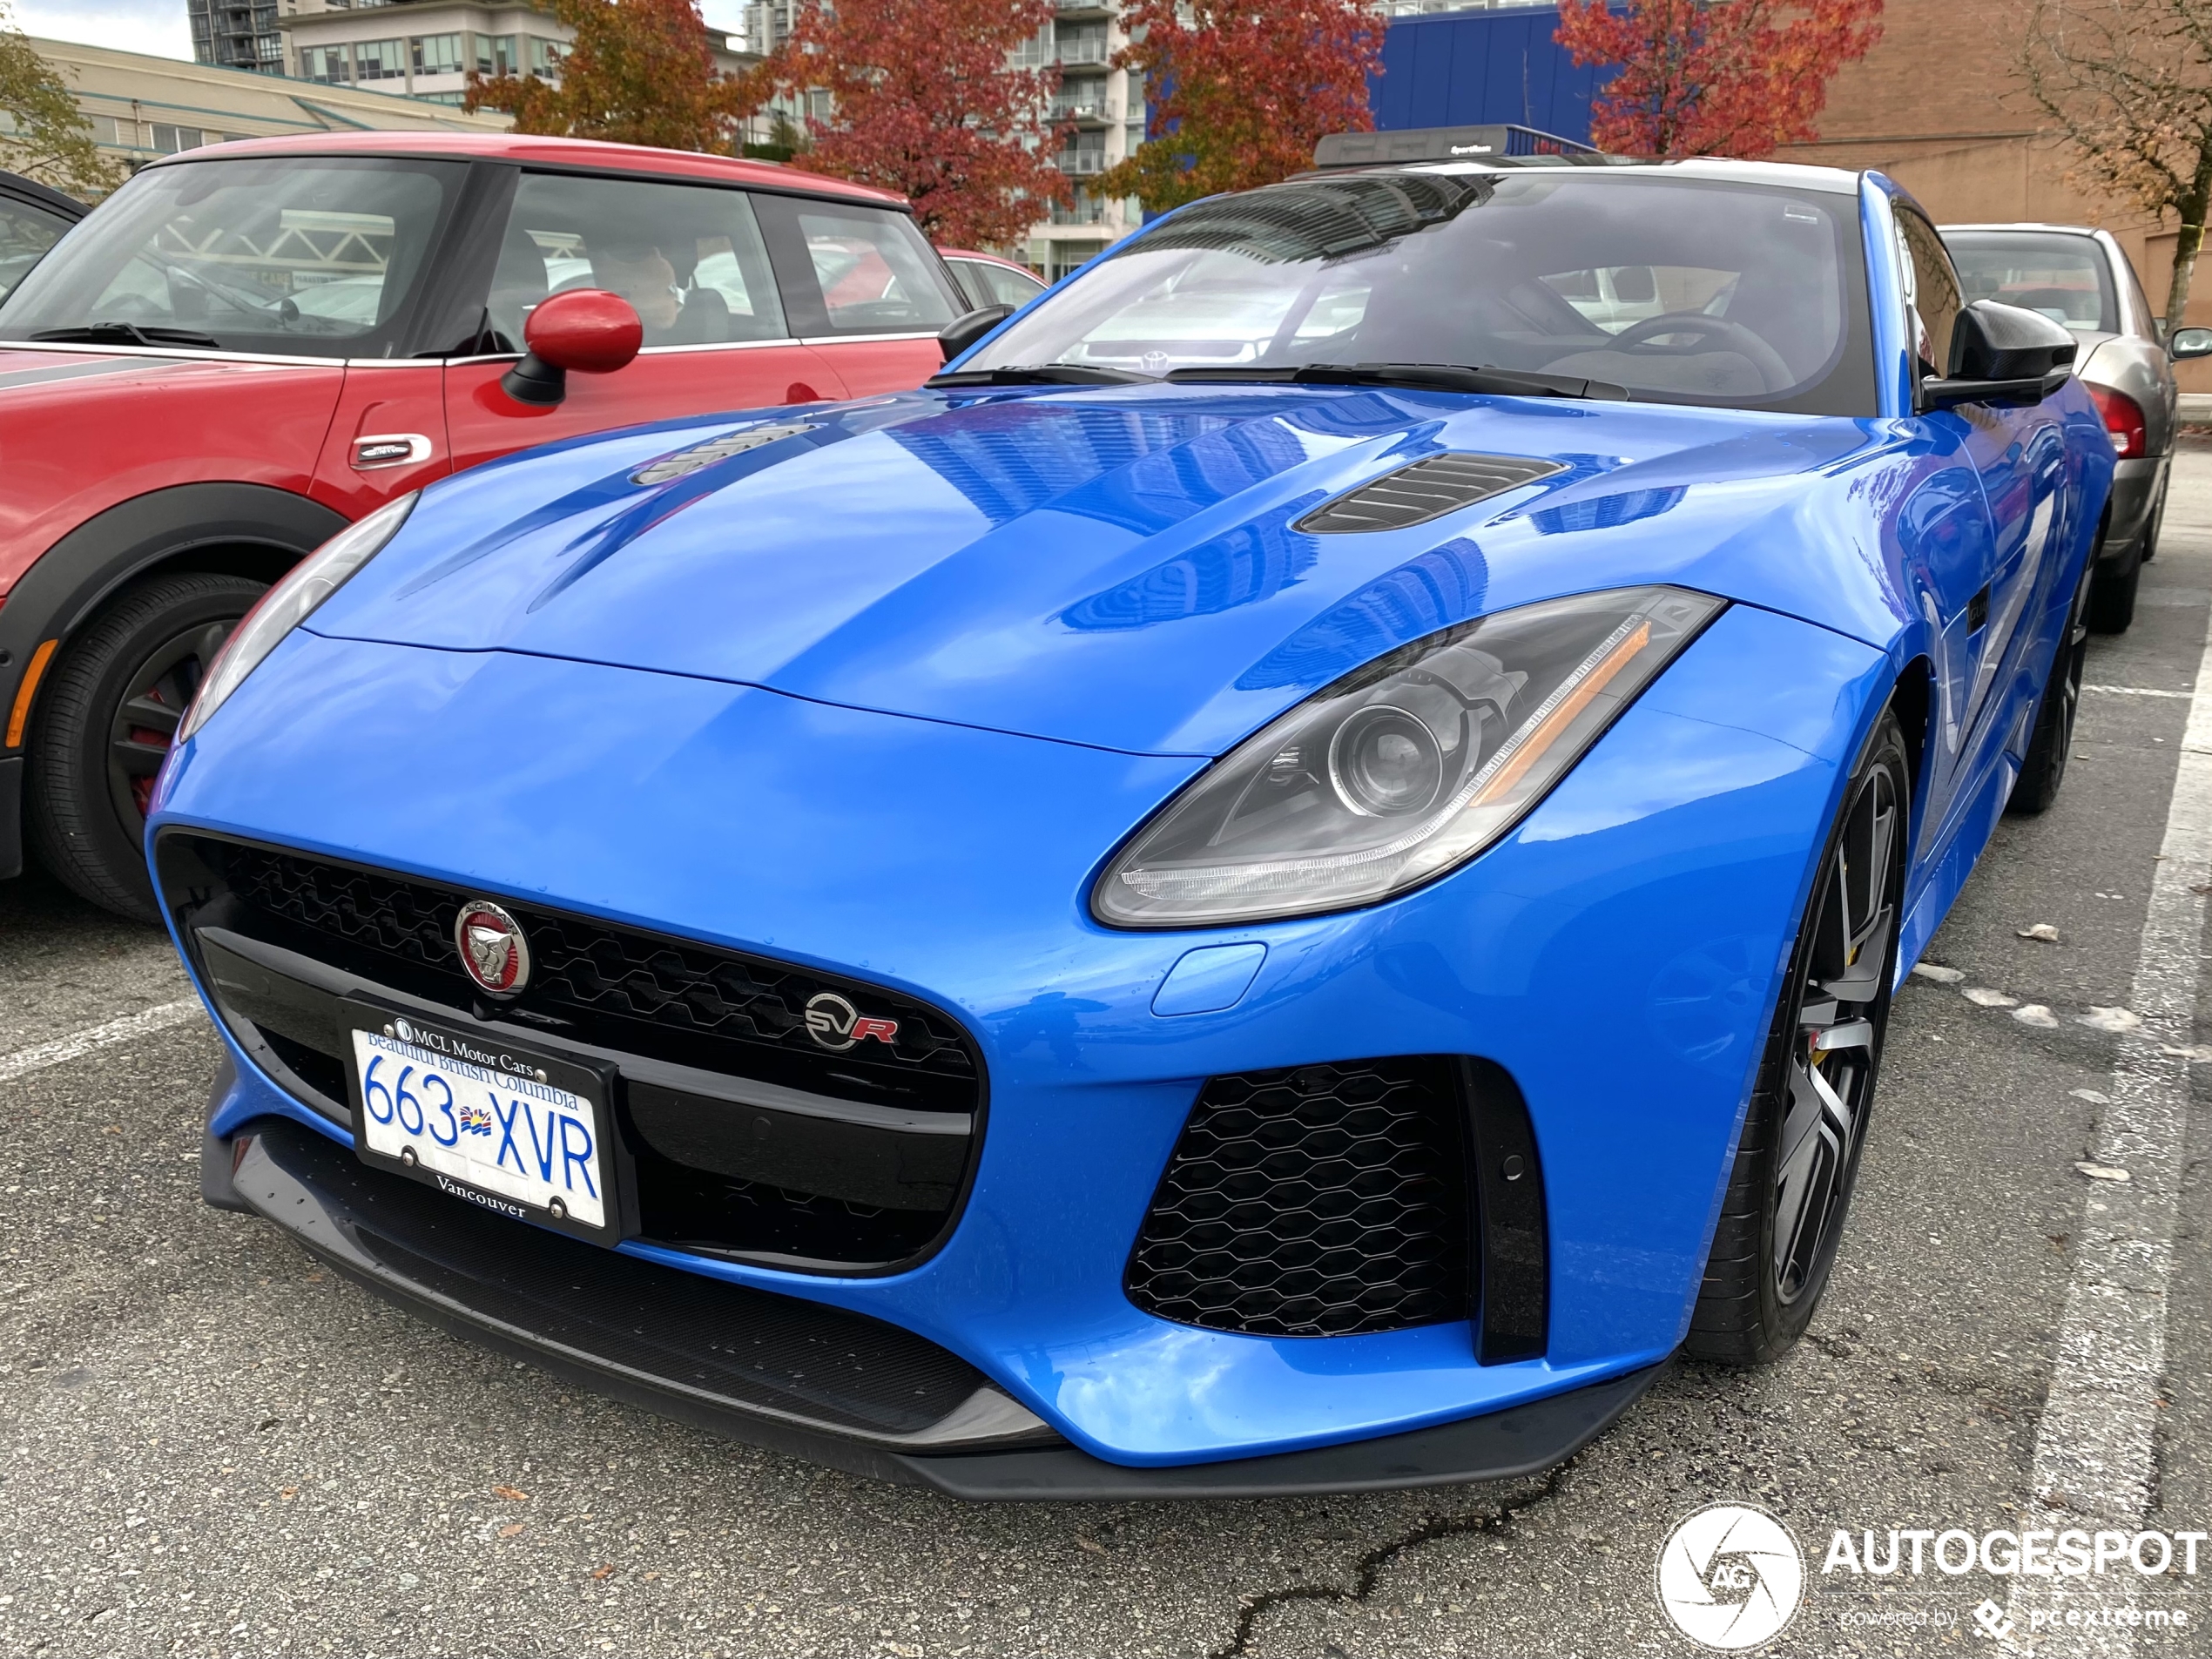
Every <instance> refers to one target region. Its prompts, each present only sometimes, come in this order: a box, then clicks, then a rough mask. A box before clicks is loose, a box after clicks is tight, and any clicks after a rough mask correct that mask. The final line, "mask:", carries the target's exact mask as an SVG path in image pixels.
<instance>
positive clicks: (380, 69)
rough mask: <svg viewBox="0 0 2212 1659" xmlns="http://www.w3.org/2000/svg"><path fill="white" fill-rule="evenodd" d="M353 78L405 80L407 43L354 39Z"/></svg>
mask: <svg viewBox="0 0 2212 1659" xmlns="http://www.w3.org/2000/svg"><path fill="white" fill-rule="evenodd" d="M406 78H407V43H406V42H405V41H403V40H357V41H355V42H354V79H355V80H357V81H403V80H405V79H406Z"/></svg>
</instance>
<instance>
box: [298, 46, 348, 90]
mask: <svg viewBox="0 0 2212 1659" xmlns="http://www.w3.org/2000/svg"><path fill="white" fill-rule="evenodd" d="M351 62H352V58H351V56H350V54H349V53H348V51H347V48H345V47H344V46H302V47H301V48H300V78H301V79H302V80H309V81H321V82H323V83H325V84H328V85H332V86H342V85H344V84H346V83H347V81H349V80H351V79H352V78H353V74H352V71H351V69H350V67H349V65H350V64H351Z"/></svg>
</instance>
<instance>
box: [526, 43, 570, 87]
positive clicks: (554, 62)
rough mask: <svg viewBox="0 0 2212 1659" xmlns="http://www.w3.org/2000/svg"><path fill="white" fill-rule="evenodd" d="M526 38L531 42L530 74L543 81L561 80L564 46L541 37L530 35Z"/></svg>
mask: <svg viewBox="0 0 2212 1659" xmlns="http://www.w3.org/2000/svg"><path fill="white" fill-rule="evenodd" d="M526 38H527V39H528V40H529V52H530V57H529V64H530V73H531V74H533V75H536V76H537V77H539V78H541V79H543V80H549V81H552V80H558V79H560V78H561V58H562V55H563V51H564V50H565V49H564V48H563V45H562V44H561V43H560V42H559V41H557V40H547V39H545V38H544V37H543V36H539V35H530V36H528V37H526Z"/></svg>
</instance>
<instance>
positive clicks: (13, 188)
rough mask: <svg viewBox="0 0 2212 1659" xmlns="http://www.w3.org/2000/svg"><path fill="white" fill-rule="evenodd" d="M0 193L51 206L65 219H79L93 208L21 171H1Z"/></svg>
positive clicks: (38, 204) (45, 206)
mask: <svg viewBox="0 0 2212 1659" xmlns="http://www.w3.org/2000/svg"><path fill="white" fill-rule="evenodd" d="M0 195H7V196H14V197H17V198H19V199H22V200H24V201H27V202H30V203H32V204H34V205H35V206H39V207H44V208H49V209H51V211H53V212H57V213H59V214H60V215H61V216H62V217H63V218H64V219H82V218H84V215H85V214H87V213H89V212H91V211H92V210H91V208H89V207H87V206H85V205H84V203H83V202H81V201H79V200H78V199H77V198H76V197H74V196H65V195H64V194H63V193H62V192H60V191H58V190H56V189H54V188H52V187H51V185H42V184H40V183H39V182H38V181H37V179H26V178H24V176H23V175H22V174H21V173H19V172H0Z"/></svg>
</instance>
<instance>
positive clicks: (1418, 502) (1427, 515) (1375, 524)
mask: <svg viewBox="0 0 2212 1659" xmlns="http://www.w3.org/2000/svg"><path fill="white" fill-rule="evenodd" d="M1566 470H1567V469H1566V467H1565V466H1564V465H1563V464H1562V463H1561V462H1556V461H1532V460H1529V459H1528V458H1527V457H1526V456H1523V455H1430V456H1429V457H1428V458H1427V459H1426V460H1423V461H1416V462H1413V465H1411V466H1409V467H1400V468H1399V469H1398V470H1397V471H1396V472H1393V473H1386V474H1385V475H1383V476H1382V477H1380V478H1378V479H1376V480H1375V481H1374V482H1372V483H1371V484H1362V485H1360V486H1359V489H1355V490H1353V491H1352V493H1351V494H1349V495H1346V496H1338V497H1337V498H1336V499H1335V500H1334V501H1332V502H1323V503H1322V504H1321V505H1320V506H1318V507H1317V508H1315V509H1313V510H1312V512H1310V513H1308V514H1307V515H1306V516H1305V517H1304V518H1301V519H1300V520H1298V523H1295V524H1293V525H1291V529H1294V530H1299V531H1302V532H1303V533H1305V535H1308V536H1343V535H1347V534H1350V533H1352V532H1353V531H1357V530H1400V529H1405V528H1406V526H1407V525H1409V524H1425V523H1427V522H1428V521H1429V520H1430V519H1432V518H1441V517H1443V516H1444V515H1445V514H1447V513H1449V512H1454V511H1456V510H1458V509H1460V508H1462V507H1467V506H1470V505H1472V504H1473V503H1474V502H1479V501H1481V500H1483V499H1484V498H1485V497H1487V496H1501V495H1503V494H1504V493H1505V492H1506V491H1507V490H1508V489H1519V488H1520V487H1521V485H1522V484H1529V483H1534V482H1535V481H1536V480H1537V479H1539V478H1548V477H1550V476H1551V475H1553V474H1554V473H1555V472H1565V471H1566Z"/></svg>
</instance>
